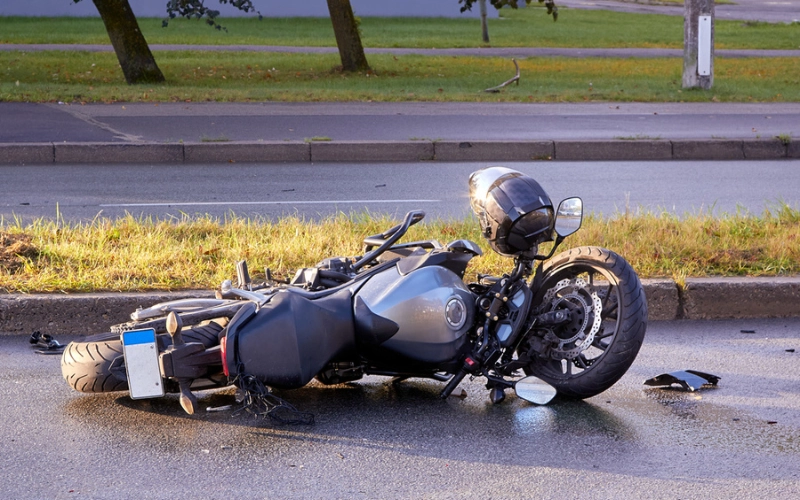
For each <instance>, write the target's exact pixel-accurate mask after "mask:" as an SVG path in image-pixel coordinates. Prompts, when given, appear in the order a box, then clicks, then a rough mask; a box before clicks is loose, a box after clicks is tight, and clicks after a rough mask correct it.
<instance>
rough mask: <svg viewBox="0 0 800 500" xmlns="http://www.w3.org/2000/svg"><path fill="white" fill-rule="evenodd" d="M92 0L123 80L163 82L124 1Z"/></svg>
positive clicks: (137, 25)
mask: <svg viewBox="0 0 800 500" xmlns="http://www.w3.org/2000/svg"><path fill="white" fill-rule="evenodd" d="M74 1H75V3H77V2H80V1H81V0H74ZM92 1H93V2H94V5H95V7H97V12H99V13H100V18H101V19H102V20H103V24H104V25H105V27H106V31H107V32H108V38H109V39H111V45H112V46H113V47H114V52H115V53H116V54H117V59H118V60H119V65H120V67H121V68H122V74H123V75H125V81H126V82H128V84H129V85H133V84H136V83H159V82H163V81H164V75H163V74H162V73H161V70H160V69H159V68H158V65H157V64H156V60H155V58H154V57H153V54H152V52H150V47H149V46H148V45H147V41H146V40H145V39H144V35H142V32H141V30H140V29H139V23H138V22H137V21H136V16H135V15H133V10H131V6H130V4H129V3H128V0H92Z"/></svg>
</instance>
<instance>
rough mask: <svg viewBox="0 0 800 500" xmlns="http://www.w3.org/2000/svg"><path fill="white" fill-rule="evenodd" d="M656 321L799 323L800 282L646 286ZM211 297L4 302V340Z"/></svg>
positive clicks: (103, 324) (19, 298)
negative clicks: (794, 319) (793, 320)
mask: <svg viewBox="0 0 800 500" xmlns="http://www.w3.org/2000/svg"><path fill="white" fill-rule="evenodd" d="M642 284H643V286H644V289H645V294H646V295H647V303H648V310H649V318H650V320H651V321H669V320H679V319H703V320H711V319H730V318H740V319H749V318H782V317H800V277H790V278H690V279H687V280H686V283H685V286H683V287H679V286H678V285H676V283H675V282H674V281H672V280H670V279H656V280H653V279H649V280H642ZM212 295H213V294H212V292H211V291H208V290H204V291H183V292H173V293H170V292H152V293H96V294H75V295H55V294H49V295H46V294H36V295H20V294H10V295H2V296H0V334H29V333H31V332H33V331H34V330H40V331H42V332H45V333H50V334H70V335H75V334H92V333H99V332H103V331H107V330H108V327H109V326H111V325H113V324H117V323H124V322H126V321H128V319H129V314H130V313H131V312H133V311H134V310H136V308H137V307H139V306H143V307H147V306H150V305H152V304H154V303H156V302H162V301H166V300H175V299H181V298H187V297H211V296H212Z"/></svg>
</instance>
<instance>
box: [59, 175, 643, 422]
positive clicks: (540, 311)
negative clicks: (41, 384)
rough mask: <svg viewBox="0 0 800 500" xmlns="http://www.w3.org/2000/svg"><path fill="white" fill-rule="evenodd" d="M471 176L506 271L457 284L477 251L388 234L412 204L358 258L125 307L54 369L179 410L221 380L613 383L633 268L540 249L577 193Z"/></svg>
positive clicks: (75, 384) (574, 220) (621, 361)
mask: <svg viewBox="0 0 800 500" xmlns="http://www.w3.org/2000/svg"><path fill="white" fill-rule="evenodd" d="M469 186H470V204H471V206H472V209H473V211H474V212H475V214H476V215H477V217H478V220H479V223H480V227H481V231H482V234H483V236H484V237H485V238H486V240H487V241H488V243H489V245H490V246H491V248H492V249H493V250H494V251H496V252H498V253H500V254H502V255H504V256H507V257H509V258H511V259H513V262H514V267H513V270H512V271H511V272H509V273H508V274H505V275H503V276H497V277H495V276H485V275H478V279H477V281H476V282H474V283H468V284H466V283H464V281H463V277H464V273H465V270H466V268H467V264H468V263H469V261H470V260H471V259H472V258H473V257H475V256H479V255H481V250H480V248H479V247H478V245H477V244H475V243H474V242H472V241H468V240H456V241H453V242H450V243H448V244H446V245H442V244H440V243H439V242H437V241H413V242H406V243H398V241H399V240H400V238H401V237H402V236H403V235H404V234H405V233H406V231H407V230H408V228H409V227H410V226H412V225H414V224H416V223H418V222H419V221H421V220H422V219H423V217H424V213H423V212H420V211H412V212H409V213H408V214H407V215H406V216H405V218H404V220H403V222H402V223H401V224H399V225H397V226H395V227H392V228H391V229H388V230H387V231H384V232H383V233H381V234H376V235H374V236H370V237H368V238H366V239H365V240H364V245H365V248H364V253H363V255H361V256H357V257H350V258H348V257H332V258H328V259H325V260H323V261H322V262H320V263H319V264H317V265H316V266H314V267H310V268H305V269H301V270H299V271H298V272H297V274H296V275H295V276H294V278H293V279H292V280H290V281H288V282H286V283H276V282H275V281H274V280H273V279H272V276H271V274H270V272H269V270H267V271H266V276H267V279H266V281H265V282H264V283H262V284H258V285H256V284H254V283H253V282H252V280H251V279H250V276H249V272H248V270H247V265H246V263H245V262H240V263H239V264H238V265H237V274H238V283H237V286H233V284H232V283H231V282H230V281H226V282H224V283H223V284H222V286H221V288H220V290H218V291H216V294H215V298H198V299H186V300H176V301H171V302H164V303H160V304H156V305H154V306H152V307H149V308H146V309H139V310H137V311H135V312H134V313H133V314H131V320H132V321H130V322H128V323H125V324H121V325H116V326H114V327H112V329H111V330H112V331H111V332H110V333H105V334H100V335H94V336H90V337H86V338H84V339H82V340H80V341H75V342H72V343H70V344H69V345H68V346H67V347H66V349H65V351H64V354H63V357H62V362H61V368H62V373H63V375H64V378H65V379H66V381H67V382H68V383H69V385H70V386H71V387H72V388H74V389H75V390H78V391H81V392H109V391H123V390H128V391H129V392H130V396H131V397H132V398H134V399H136V398H151V397H162V396H164V395H165V394H166V393H179V394H180V397H179V399H180V403H181V405H182V407H183V408H184V410H185V411H186V412H188V413H193V412H194V411H195V410H196V407H197V399H196V396H195V395H194V393H193V391H195V390H199V389H207V388H212V387H224V386H228V385H235V386H237V387H238V388H239V389H240V391H239V392H240V393H241V394H244V395H245V396H247V397H249V400H250V401H251V402H252V401H253V400H259V398H260V400H261V401H262V403H263V401H275V400H277V401H282V400H280V398H277V397H275V398H274V399H272V400H270V399H269V398H270V397H271V395H272V394H273V389H294V388H300V387H303V386H304V385H306V384H308V383H309V382H310V381H311V380H312V379H314V378H316V379H317V380H318V381H319V382H321V383H323V384H331V385H332V384H340V383H343V382H349V381H354V380H358V379H360V378H362V377H363V376H364V375H383V376H389V377H394V378H395V380H397V381H400V380H404V379H407V378H412V377H416V378H430V379H435V380H439V381H442V382H443V383H445V382H446V384H444V387H443V389H442V390H441V393H440V395H441V397H443V398H445V397H447V396H449V395H450V394H451V393H452V392H453V390H454V389H456V387H457V386H458V385H459V383H460V382H461V381H462V380H463V379H464V378H465V377H467V376H469V377H484V378H485V379H486V387H487V389H488V390H489V391H490V392H489V397H490V400H491V401H492V402H493V403H499V402H501V401H503V399H504V398H505V391H506V390H508V389H514V390H515V392H516V393H517V395H518V396H519V397H521V398H523V399H525V400H528V401H531V402H534V403H537V404H546V403H547V402H549V401H550V400H551V399H552V398H553V397H554V396H556V395H559V396H561V397H565V398H577V399H582V398H588V397H591V396H594V395H596V394H599V393H601V392H603V391H605V390H606V389H608V388H609V387H611V386H612V385H613V384H614V383H615V382H616V381H617V380H619V378H620V377H622V375H623V374H624V373H625V372H626V371H627V369H628V368H629V367H630V365H631V363H633V361H634V358H635V357H636V355H637V353H638V351H639V348H640V346H641V344H642V341H643V339H644V335H645V330H646V327H647V303H646V300H645V295H644V292H643V290H642V286H641V283H640V281H639V278H638V277H637V275H636V273H635V272H634V270H633V269H632V268H631V266H630V265H629V264H628V262H627V261H626V260H625V259H623V258H622V257H621V256H619V255H617V254H615V253H614V252H612V251H610V250H606V249H603V248H598V247H588V246H587V247H579V248H573V249H571V250H567V251H565V252H562V253H559V254H558V255H555V256H553V255H554V254H555V251H556V249H557V247H558V246H559V245H560V244H561V243H562V242H563V240H564V238H566V237H567V236H569V235H571V234H573V233H574V232H575V231H577V230H578V229H579V228H580V226H581V222H582V217H583V203H582V201H581V199H580V198H568V199H566V200H564V201H562V202H561V203H560V204H559V205H558V207H557V208H554V207H553V205H552V203H551V201H550V198H549V197H548V196H547V194H546V193H545V191H544V189H542V187H541V186H540V185H539V184H538V183H537V182H536V181H535V180H533V179H532V178H530V177H527V176H525V175H523V174H521V173H520V172H517V171H514V170H511V169H508V168H504V167H490V168H486V169H483V170H479V171H477V172H474V173H473V174H472V175H471V176H470V180H469ZM553 240H554V243H553V246H552V250H550V251H549V252H548V254H547V255H542V254H539V246H540V244H542V243H545V242H548V241H553ZM263 404H264V406H265V408H266V409H269V406H270V404H269V403H263ZM275 405H277V406H280V403H273V406H275Z"/></svg>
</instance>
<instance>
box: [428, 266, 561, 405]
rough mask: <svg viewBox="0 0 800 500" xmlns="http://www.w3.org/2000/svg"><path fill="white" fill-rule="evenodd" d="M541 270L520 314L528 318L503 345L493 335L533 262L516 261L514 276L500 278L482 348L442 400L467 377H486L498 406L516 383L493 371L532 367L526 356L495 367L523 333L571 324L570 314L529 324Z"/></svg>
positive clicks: (545, 316)
mask: <svg viewBox="0 0 800 500" xmlns="http://www.w3.org/2000/svg"><path fill="white" fill-rule="evenodd" d="M542 269H543V262H540V263H539V265H538V266H537V269H536V274H535V275H534V279H533V280H532V282H531V284H530V287H529V290H532V292H529V291H526V293H525V298H526V302H527V304H525V307H526V308H527V310H526V309H524V308H523V309H522V311H521V313H524V316H525V317H521V318H518V319H517V321H516V322H515V325H514V328H513V332H512V333H511V334H509V335H508V336H507V337H506V338H505V339H503V340H502V341H501V340H500V339H498V338H497V333H496V332H495V331H494V330H496V329H497V325H498V321H499V320H500V311H501V309H503V307H504V306H507V304H508V301H509V299H510V298H511V297H509V295H510V293H509V292H511V295H513V287H514V285H515V284H516V283H517V282H518V281H519V280H521V279H525V278H526V277H527V276H529V275H530V272H531V270H532V266H531V261H530V260H524V259H517V261H516V266H515V268H514V271H513V272H512V273H511V275H510V276H505V277H503V278H501V280H500V282H499V284H500V287H499V289H497V290H490V292H489V293H490V300H491V303H490V304H489V305H488V307H486V308H485V311H486V312H485V316H486V320H485V323H484V325H483V327H481V328H480V329H479V332H480V333H481V335H480V336H481V341H480V344H479V345H480V347H479V348H478V349H477V350H475V351H474V352H472V353H471V354H468V355H467V356H465V358H464V362H463V364H462V367H461V369H460V370H459V371H458V372H456V373H455V374H454V375H453V377H452V378H451V379H450V381H449V382H448V383H447V385H446V386H445V387H444V389H442V392H441V393H440V394H439V396H440V397H441V398H442V399H444V398H447V397H448V396H450V394H451V393H452V392H453V391H454V390H455V389H456V387H458V384H460V383H461V381H462V380H464V378H465V377H466V376H467V375H470V376H478V375H483V376H484V377H486V379H487V383H486V388H487V389H489V390H490V393H489V399H490V400H491V401H492V403H495V404H497V403H500V402H502V401H503V400H504V399H505V390H506V389H509V388H512V387H514V385H515V382H514V381H510V380H508V379H506V378H505V377H503V376H502V375H493V374H492V373H490V370H493V369H494V372H495V373H500V372H501V371H502V372H505V373H511V372H513V371H514V370H516V369H518V368H522V367H524V366H527V364H529V363H530V358H529V357H528V355H525V357H524V359H518V360H516V361H512V362H509V363H503V367H502V369H497V368H499V367H497V366H496V364H497V362H498V361H499V360H500V358H501V357H502V354H503V352H504V348H505V349H508V348H511V346H512V345H518V344H519V341H518V339H519V338H520V337H521V336H522V337H524V335H522V334H523V332H524V331H527V330H529V329H530V328H531V327H532V326H533V325H539V326H558V325H562V324H564V323H568V322H570V321H571V320H572V314H571V312H570V311H568V310H558V311H550V312H545V313H542V314H539V315H537V316H535V317H534V318H532V319H530V320H529V319H528V318H527V315H528V314H530V307H531V304H530V302H531V301H532V299H533V295H534V293H535V291H536V290H537V289H538V288H539V287H540V286H541V284H542V279H543V274H544V273H543V271H542Z"/></svg>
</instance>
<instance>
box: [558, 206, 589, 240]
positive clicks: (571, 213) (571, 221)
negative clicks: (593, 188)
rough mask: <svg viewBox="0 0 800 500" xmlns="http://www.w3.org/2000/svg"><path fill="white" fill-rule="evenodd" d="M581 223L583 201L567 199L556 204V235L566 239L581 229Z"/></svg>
mask: <svg viewBox="0 0 800 500" xmlns="http://www.w3.org/2000/svg"><path fill="white" fill-rule="evenodd" d="M581 222H583V200H581V199H580V198H567V199H566V200H564V201H562V202H561V203H559V204H558V210H557V211H556V234H557V235H559V236H561V237H562V238H566V237H567V236H569V235H570V234H572V233H574V232H575V231H577V230H578V229H580V228H581Z"/></svg>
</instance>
